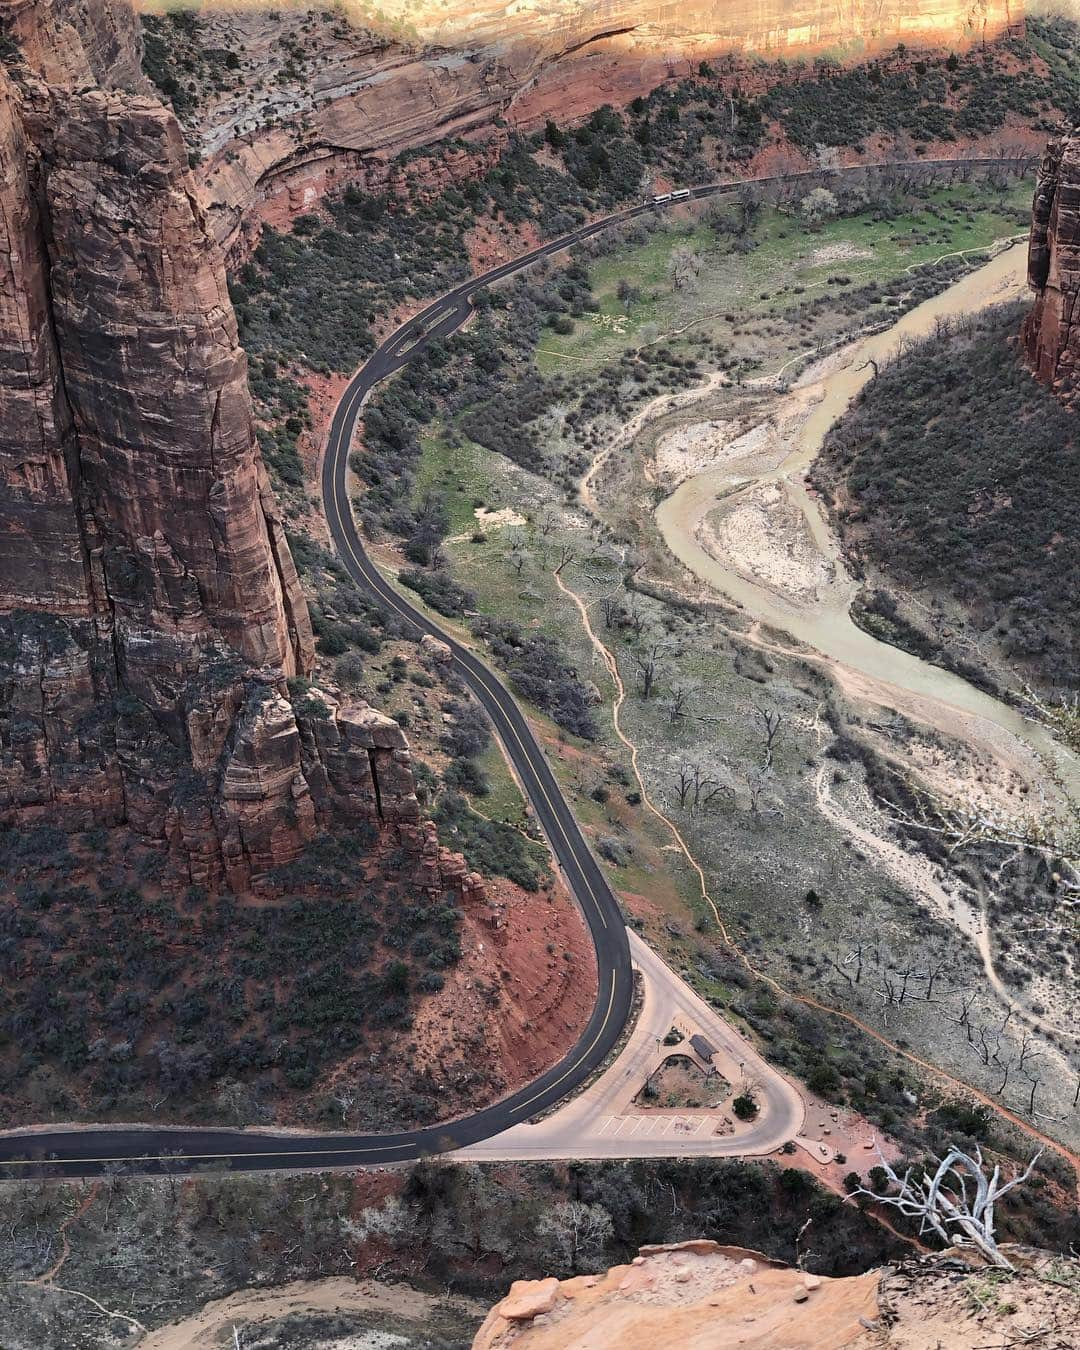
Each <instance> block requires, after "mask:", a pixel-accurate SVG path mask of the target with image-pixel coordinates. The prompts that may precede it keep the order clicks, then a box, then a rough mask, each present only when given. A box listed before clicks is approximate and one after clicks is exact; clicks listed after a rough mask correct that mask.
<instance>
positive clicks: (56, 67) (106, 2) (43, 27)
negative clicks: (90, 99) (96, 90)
mask: <svg viewBox="0 0 1080 1350" xmlns="http://www.w3.org/2000/svg"><path fill="white" fill-rule="evenodd" d="M0 23H2V24H3V30H4V33H5V34H6V35H7V36H8V37H9V39H10V40H11V41H13V42H14V43H15V44H16V45H17V46H18V48H19V49H20V50H21V52H22V53H23V55H24V57H25V59H26V61H27V62H28V64H29V65H30V67H31V69H33V70H35V71H37V73H38V74H39V75H40V76H41V77H42V79H44V80H46V81H48V82H49V83H50V84H67V85H73V86H81V85H86V84H100V85H102V86H103V87H104V88H106V89H129V90H136V91H137V90H143V91H147V92H148V90H149V82H148V81H147V80H146V77H145V76H144V75H143V72H142V66H141V64H140V59H141V55H142V43H141V40H140V35H139V18H138V14H137V12H136V9H135V7H134V6H133V5H132V4H131V3H130V0H91V2H90V3H87V0H3V3H2V4H0Z"/></svg>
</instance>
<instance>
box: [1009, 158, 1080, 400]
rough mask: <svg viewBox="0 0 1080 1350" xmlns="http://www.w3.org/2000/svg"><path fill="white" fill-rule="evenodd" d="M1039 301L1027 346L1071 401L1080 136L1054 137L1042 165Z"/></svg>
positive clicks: (1036, 366)
mask: <svg viewBox="0 0 1080 1350" xmlns="http://www.w3.org/2000/svg"><path fill="white" fill-rule="evenodd" d="M1028 281H1029V283H1030V285H1031V287H1032V289H1033V290H1034V291H1035V305H1034V307H1033V308H1032V311H1031V313H1030V314H1029V315H1028V317H1027V319H1026V320H1025V321H1024V329H1023V338H1024V348H1025V351H1026V353H1027V356H1028V360H1029V361H1030V363H1031V366H1032V369H1033V370H1034V372H1035V375H1036V377H1037V378H1038V379H1039V380H1040V381H1041V382H1042V383H1043V384H1046V385H1048V386H1049V387H1050V388H1051V389H1053V390H1054V392H1055V393H1056V394H1057V395H1058V397H1059V398H1060V399H1061V400H1062V401H1063V402H1064V403H1067V404H1069V405H1070V406H1075V405H1076V404H1077V402H1078V398H1080V390H1078V372H1080V311H1078V308H1077V304H1078V299H1080V135H1076V134H1071V135H1066V136H1062V137H1060V138H1058V139H1057V140H1054V141H1051V142H1050V144H1049V145H1048V146H1047V149H1046V154H1045V155H1044V156H1043V161H1042V164H1041V166H1040V169H1039V178H1038V184H1037V186H1036V189H1035V201H1034V205H1033V207H1032V216H1031V239H1030V243H1029V246H1028Z"/></svg>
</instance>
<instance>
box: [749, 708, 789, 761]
mask: <svg viewBox="0 0 1080 1350" xmlns="http://www.w3.org/2000/svg"><path fill="white" fill-rule="evenodd" d="M754 716H755V718H756V719H757V723H758V726H759V727H760V728H761V737H762V748H761V762H762V764H763V766H764V767H765V768H766V769H769V768H771V767H772V761H773V749H774V747H775V745H776V738H777V736H779V735H780V728H781V727H782V726H783V725H784V718H783V715H782V714H781V713H778V712H774V711H773V710H772V709H770V708H762V707H761V706H760V705H759V704H757V703H755V704H754Z"/></svg>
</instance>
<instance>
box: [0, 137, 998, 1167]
mask: <svg viewBox="0 0 1080 1350" xmlns="http://www.w3.org/2000/svg"><path fill="white" fill-rule="evenodd" d="M962 165H969V166H972V167H973V168H975V169H983V170H985V169H989V168H992V167H998V168H1011V169H1015V168H1016V167H1017V165H1016V164H1015V163H1013V162H1012V161H1002V160H997V159H978V160H935V161H929V162H928V161H916V162H914V163H912V164H910V165H893V166H890V167H892V168H894V169H897V170H904V169H919V170H926V169H930V170H931V171H934V170H937V169H941V170H952V169H956V168H959V167H961V166H962ZM881 167H885V166H881V165H860V166H857V167H855V168H853V169H851V170H845V171H841V173H840V175H839V176H857V175H860V174H863V173H865V172H866V171H867V170H868V169H874V168H881ZM837 176H838V175H837V174H835V173H834V174H832V175H825V174H822V173H821V172H819V171H812V172H809V173H805V174H789V175H781V176H774V177H769V178H757V179H750V180H745V181H740V182H733V183H732V182H728V183H718V184H709V185H706V186H702V187H697V188H694V189H693V190H692V192H691V198H692V199H695V200H700V199H702V198H706V197H714V196H722V195H728V194H730V195H735V194H737V193H738V192H739V191H740V190H742V189H743V188H744V187H745V186H747V184H750V185H752V186H755V187H758V188H764V189H767V188H770V187H778V186H781V185H785V186H786V185H788V184H792V183H798V182H800V181H802V182H807V181H813V182H818V181H821V180H822V179H823V178H827V177H833V178H835V177H837ZM682 204H684V202H669V203H664V204H663V207H661V208H658V207H657V206H655V205H654V204H652V203H651V202H650V203H642V204H639V205H637V206H633V207H630V208H628V209H627V210H624V211H619V212H615V213H613V214H612V215H609V216H605V217H603V218H602V219H599V220H594V221H591V222H589V223H588V224H585V225H582V226H580V227H579V228H577V229H575V230H573V231H571V232H570V233H568V234H565V235H563V236H561V237H559V238H557V239H553V240H551V241H549V242H548V243H546V244H542V245H540V246H539V247H538V248H535V249H533V250H531V251H530V252H528V253H525V254H523V255H521V256H519V257H517V258H513V259H511V260H509V261H508V262H505V263H503V264H501V265H500V266H498V267H494V268H492V269H491V270H490V271H488V272H485V273H484V274H483V275H481V276H477V277H472V278H470V279H469V280H467V281H464V282H462V283H461V284H460V285H458V286H456V287H454V289H452V290H451V291H449V292H447V293H446V294H445V295H443V296H442V297H440V298H439V299H437V300H435V301H433V302H432V303H431V304H429V305H427V306H426V308H424V309H423V310H421V311H420V313H418V314H416V315H414V316H413V317H411V318H410V319H409V320H407V321H406V322H405V323H404V324H402V325H401V326H400V327H399V328H398V329H397V330H396V331H395V332H394V333H392V334H391V335H390V336H389V337H388V338H386V340H385V341H384V342H383V343H382V344H381V345H380V346H379V347H378V349H377V350H376V351H375V352H374V353H373V354H372V356H371V357H370V359H369V360H368V361H367V362H366V363H365V365H364V366H363V367H362V368H361V369H360V370H359V371H358V372H357V374H356V375H355V376H354V377H353V379H352V380H351V382H350V383H349V385H348V387H347V388H346V390H345V392H344V393H343V395H342V397H341V400H340V402H339V403H338V406H337V408H336V410H335V412H334V417H333V420H332V422H331V426H330V432H329V435H328V439H327V444H326V451H325V455H324V459H323V465H322V493H323V503H324V510H325V513H326V520H327V525H328V528H329V531H330V535H331V537H332V539H333V542H334V545H335V547H336V548H337V550H338V552H339V554H340V556H341V559H342V562H343V563H344V565H345V567H346V568H347V570H348V572H349V574H350V576H351V577H352V578H353V580H354V581H355V582H356V583H357V584H358V585H359V586H361V587H362V588H363V589H364V590H366V591H367V592H368V593H369V594H370V595H372V596H373V597H375V598H376V599H377V600H378V601H379V602H380V603H382V604H383V605H385V606H386V607H387V608H388V609H391V610H393V611H394V612H395V613H396V614H397V615H398V616H399V617H400V618H401V619H402V620H403V621H404V622H405V624H406V625H407V626H408V627H409V628H411V629H412V630H413V631H414V632H415V633H416V634H417V636H418V637H419V636H422V635H423V634H431V635H432V636H434V637H437V638H438V639H439V640H440V641H442V642H445V643H447V645H448V646H449V647H450V649H451V651H452V653H453V657H454V661H455V665H456V669H457V671H458V673H459V674H460V675H461V677H462V678H463V679H464V681H465V682H466V683H467V684H468V686H469V688H470V690H471V691H472V693H473V694H474V695H475V697H476V698H477V699H478V700H479V702H480V703H481V704H482V705H483V707H484V710H485V711H486V712H487V714H488V716H489V717H490V719H491V721H492V723H493V725H494V728H495V731H496V733H497V735H498V737H499V739H500V741H501V742H502V745H503V747H504V748H505V750H506V753H507V755H508V756H509V758H510V760H511V762H512V763H513V766H514V769H515V771H516V773H517V775H518V777H519V779H520V781H521V784H522V786H523V788H524V790H525V793H526V795H527V796H528V799H529V802H530V804H531V806H532V808H533V811H534V812H535V815H536V818H537V820H538V821H539V823H540V825H541V827H542V829H543V830H544V833H545V835H546V836H547V839H548V841H549V843H550V845H551V847H552V849H553V851H554V854H555V856H556V858H557V860H558V863H559V866H560V868H561V869H562V871H563V874H564V876H565V878H566V880H567V883H568V884H569V886H570V888H571V890H572V891H573V894H574V896H575V897H576V899H577V901H578V904H579V905H580V906H581V910H582V913H583V915H584V917H585V921H586V923H587V924H588V926H589V930H590V933H591V936H592V940H593V943H594V945H595V948H596V957H597V968H598V996H597V1001H596V1005H595V1007H594V1009H593V1012H592V1015H591V1017H590V1018H589V1021H588V1023H587V1025H586V1027H585V1029H584V1031H583V1032H582V1035H581V1037H580V1038H579V1040H578V1042H577V1044H576V1045H575V1046H574V1047H573V1048H572V1049H571V1050H570V1051H569V1053H568V1054H567V1055H566V1056H565V1057H564V1058H563V1059H562V1060H561V1061H560V1062H559V1063H558V1064H556V1065H555V1066H554V1067H553V1068H551V1069H549V1070H548V1071H547V1072H546V1073H544V1074H542V1075H541V1076H540V1077H539V1078H537V1079H536V1080H535V1081H534V1082H533V1083H531V1084H529V1085H528V1086H526V1087H524V1088H522V1089H520V1090H519V1091H517V1092H515V1093H514V1094H513V1095H512V1096H509V1097H507V1098H505V1099H504V1100H502V1101H499V1102H496V1103H495V1104H494V1105H492V1106H489V1107H487V1108H485V1109H484V1110H482V1111H478V1112H476V1113H474V1114H473V1115H470V1116H466V1117H464V1118H463V1119H460V1120H457V1121H453V1122H450V1123H447V1124H443V1125H437V1126H432V1127H430V1128H425V1129H421V1130H412V1131H399V1132H397V1133H392V1134H378V1135H370V1134H367V1135H360V1134H327V1133H317V1134H304V1133H298V1132H283V1131H272V1130H246V1129H203V1128H197V1127H189V1126H183V1127H169V1126H159V1125H148V1126H138V1125H132V1126H109V1127H99V1126H86V1127H81V1126H56V1127H53V1126H48V1127H40V1128H37V1127H35V1128H32V1129H28V1130H24V1131H12V1132H8V1133H5V1134H3V1135H0V1169H3V1173H4V1174H6V1175H7V1176H8V1177H12V1176H24V1175H29V1176H34V1175H39V1174H43V1173H45V1174H48V1175H54V1176H64V1177H88V1176H95V1175H99V1174H101V1173H102V1172H103V1171H105V1170H106V1169H109V1168H111V1167H114V1166H116V1165H118V1164H119V1165H123V1166H124V1167H125V1170H130V1171H138V1172H155V1171H169V1172H187V1171H196V1170H199V1169H201V1168H205V1167H208V1166H215V1165H216V1166H226V1167H230V1168H235V1169H237V1170H244V1171H266V1170H276V1169H297V1168H320V1167H321V1168H325V1167H351V1166H360V1165H364V1164H367V1165H371V1164H376V1163H393V1162H407V1161H411V1160H415V1159H418V1158H421V1157H424V1156H426V1155H428V1154H433V1153H441V1152H446V1151H449V1150H457V1149H463V1148H466V1147H468V1146H469V1145H474V1144H477V1143H479V1142H481V1141H484V1140H488V1139H491V1138H492V1136H495V1135H498V1134H501V1133H502V1132H503V1131H506V1130H509V1129H511V1128H513V1127H516V1126H520V1125H522V1124H524V1123H525V1122H527V1121H529V1120H530V1119H532V1118H534V1117H536V1116H538V1115H539V1114H541V1113H544V1112H546V1111H548V1110H550V1108H552V1107H553V1106H555V1105H557V1104H558V1103H559V1102H560V1101H562V1100H563V1099H564V1098H565V1097H567V1096H568V1095H569V1094H570V1093H572V1092H574V1090H575V1089H577V1088H579V1087H580V1086H581V1085H582V1084H583V1083H585V1082H586V1081H587V1080H588V1079H590V1078H591V1077H592V1075H593V1074H594V1073H595V1072H596V1070H597V1069H598V1068H599V1067H600V1065H601V1064H603V1062H604V1060H605V1059H606V1057H607V1056H608V1054H609V1053H610V1051H611V1050H612V1049H613V1048H614V1046H615V1045H616V1043H617V1042H618V1040H619V1037H620V1035H621V1033H622V1030H623V1027H624V1025H625V1023H626V1020H627V1017H628V1015H629V1012H630V1008H631V1004H632V1001H633V988H634V985H633V972H632V967H631V956H630V945H629V942H628V938H627V930H626V926H625V923H624V920H623V917H622V913H621V910H620V907H619V903H618V901H617V899H616V898H615V895H614V893H613V892H612V890H611V887H610V886H609V885H608V882H607V880H606V878H605V876H604V874H603V872H602V871H601V869H600V867H599V865H598V863H597V862H596V859H595V858H594V857H593V854H592V852H591V851H590V849H589V846H588V844H587V843H586V841H585V839H584V836H583V835H582V833H581V830H580V829H579V827H578V824H577V822H576V821H575V819H574V816H573V813H572V812H571V810H570V807H569V806H568V804H567V802H566V800H565V798H564V797H563V795H562V792H561V790H560V788H559V786H558V784H557V782H556V780H555V777H554V774H553V773H552V770H551V767H550V765H549V764H548V761H547V759H546V757H545V755H544V753H543V751H542V749H541V748H540V746H539V744H538V743H537V741H536V739H535V737H534V736H533V733H532V731H531V729H530V727H529V724H528V722H527V720H526V718H525V716H524V714H523V713H522V711H521V709H520V708H519V707H518V705H517V702H516V701H515V699H514V697H513V696H512V695H511V694H510V693H509V692H508V691H507V689H506V688H505V687H504V686H503V685H502V684H501V683H500V681H499V680H498V679H497V678H496V677H495V675H494V674H493V673H492V672H491V670H490V669H489V668H488V667H487V666H486V665H485V664H484V663H483V662H482V661H480V660H479V659H478V658H477V656H476V655H475V653H474V652H472V651H471V650H469V649H468V648H467V647H465V646H463V645H462V644H461V643H459V642H457V641H456V640H455V639H454V638H453V637H451V636H450V635H449V634H447V633H446V632H444V631H443V630H442V629H441V628H440V627H439V626H438V625H437V624H435V623H433V622H432V620H431V619H430V618H428V617H427V615H426V614H424V613H423V612H422V611H421V610H419V609H417V608H415V607H414V606H413V605H411V604H410V603H409V602H408V601H407V600H405V599H404V598H403V597H402V596H401V595H400V594H399V593H398V592H397V591H396V590H395V589H394V588H393V587H392V586H391V585H390V583H389V582H388V581H387V580H386V579H385V578H384V577H383V576H382V574H381V573H380V572H379V570H378V568H377V567H376V565H375V564H374V562H373V561H372V560H371V559H370V558H369V557H368V554H367V552H366V551H365V548H364V545H363V543H362V541H361V539H360V536H359V533H358V532H357V529H356V525H355V523H354V521H353V517H352V512H351V510H350V506H349V499H348V491H347V474H348V457H349V448H350V445H351V443H352V438H353V434H354V432H355V430H356V426H357V422H358V420H359V418H360V414H361V411H362V409H363V405H364V402H365V400H366V399H367V397H368V395H369V394H370V393H371V391H372V390H373V389H374V388H375V386H376V385H377V384H379V383H380V382H381V381H383V380H385V379H387V378H388V377H389V376H391V375H393V374H395V373H396V372H397V371H399V370H400V369H401V368H402V367H403V366H405V365H406V364H407V363H408V362H409V361H411V360H412V359H414V357H416V356H417V355H418V354H419V353H420V352H422V351H423V350H424V348H425V347H426V346H427V345H428V344H429V343H430V342H432V341H433V340H435V339H437V338H444V337H447V336H449V335H450V334H452V333H454V332H456V331H457V330H458V329H459V328H460V327H462V325H463V324H464V323H465V322H466V321H467V320H468V318H469V317H470V315H471V314H472V306H471V303H470V301H471V298H472V296H473V295H474V294H475V293H476V292H477V291H479V290H481V289H482V288H483V287H486V286H490V285H492V284H493V283H495V282H497V281H500V280H503V279H504V278H506V277H509V276H511V275H513V274H514V273H515V272H519V271H521V270H522V269H523V268H526V267H529V266H531V265H532V264H534V263H536V262H539V261H540V260H542V259H544V258H550V257H553V256H554V255H556V254H558V253H561V252H562V251H563V250H565V249H567V248H568V247H570V246H571V245H574V244H577V243H580V242H582V241H583V240H586V239H589V238H591V237H592V236H593V235H596V234H599V233H600V232H601V231H603V230H605V229H608V228H610V227H611V226H612V225H617V224H622V223H625V222H628V221H632V220H634V219H635V218H636V217H638V216H642V215H646V214H648V213H650V212H652V211H655V210H657V209H665V208H666V207H668V206H672V205H674V206H678V205H682ZM776 1079H777V1083H778V1084H781V1083H783V1080H782V1079H781V1078H780V1077H779V1075H776ZM786 1087H787V1085H786V1084H785V1085H784V1088H780V1087H777V1088H776V1091H775V1092H772V1091H770V1092H769V1093H767V1095H766V1099H765V1101H764V1102H763V1107H764V1109H763V1111H762V1113H761V1119H760V1122H759V1123H757V1124H755V1126H754V1127H753V1128H751V1129H750V1130H748V1131H746V1132H743V1133H741V1134H740V1136H739V1141H738V1143H739V1151H740V1152H745V1153H755V1152H757V1153H760V1152H764V1151H767V1150H768V1149H770V1148H773V1147H775V1146H776V1145H777V1144H778V1143H780V1142H782V1141H783V1140H784V1139H785V1138H789V1137H790V1136H791V1134H792V1133H793V1132H794V1130H795V1129H797V1127H798V1125H799V1124H800V1123H801V1115H800V1114H799V1110H798V1106H797V1105H796V1103H797V1094H794V1098H795V1099H794V1100H793V1099H792V1093H791V1092H790V1091H787V1090H784V1089H785V1088H786ZM583 1142H584V1141H583ZM570 1151H571V1152H572V1150H570ZM676 1151H678V1150H676ZM713 1151H722V1150H717V1149H714V1150H713Z"/></svg>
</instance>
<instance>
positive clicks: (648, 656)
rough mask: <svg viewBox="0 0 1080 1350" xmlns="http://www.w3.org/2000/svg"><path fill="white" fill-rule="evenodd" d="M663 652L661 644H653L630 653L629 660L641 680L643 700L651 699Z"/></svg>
mask: <svg viewBox="0 0 1080 1350" xmlns="http://www.w3.org/2000/svg"><path fill="white" fill-rule="evenodd" d="M663 650H664V644H663V643H662V642H654V643H652V645H651V646H649V647H647V648H644V649H641V648H638V649H636V650H635V651H633V652H632V653H631V660H632V661H633V663H634V665H635V666H636V667H637V673H638V677H639V678H640V680H641V697H642V698H644V699H647V698H651V697H652V692H653V689H654V688H655V686H656V677H657V676H658V675H659V673H660V656H661V654H662V652H663Z"/></svg>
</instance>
